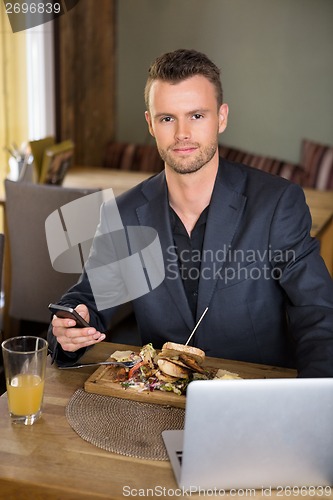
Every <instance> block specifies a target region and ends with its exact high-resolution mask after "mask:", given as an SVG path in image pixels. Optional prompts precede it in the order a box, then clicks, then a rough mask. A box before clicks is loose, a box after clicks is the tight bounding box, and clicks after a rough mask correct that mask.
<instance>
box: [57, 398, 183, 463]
mask: <svg viewBox="0 0 333 500" xmlns="http://www.w3.org/2000/svg"><path fill="white" fill-rule="evenodd" d="M184 416H185V410H183V409H182V408H174V407H171V406H162V405H154V404H150V403H140V402H138V401H131V400H128V399H121V398H115V397H112V396H102V395H100V394H93V393H88V392H86V391H84V390H83V389H78V390H77V391H76V392H75V393H74V394H73V396H72V398H71V399H70V401H69V403H68V405H67V407H66V417H67V420H68V422H69V424H70V426H71V427H72V428H73V429H74V431H75V432H76V433H77V434H78V435H79V436H80V437H81V438H82V439H84V440H85V441H88V442H89V443H91V444H94V445H95V446H97V447H99V448H102V449H103V450H107V451H112V452H114V453H119V454H120V455H126V456H129V457H136V458H144V459H148V460H167V459H168V455H167V452H166V449H165V446H164V443H163V439H162V436H161V432H162V431H164V430H166V429H183V427H184Z"/></svg>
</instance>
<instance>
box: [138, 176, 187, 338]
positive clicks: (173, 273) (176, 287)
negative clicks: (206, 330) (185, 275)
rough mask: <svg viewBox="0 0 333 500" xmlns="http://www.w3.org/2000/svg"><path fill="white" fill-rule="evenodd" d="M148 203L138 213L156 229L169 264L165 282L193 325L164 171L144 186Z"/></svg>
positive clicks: (146, 224) (165, 259)
mask: <svg viewBox="0 0 333 500" xmlns="http://www.w3.org/2000/svg"><path fill="white" fill-rule="evenodd" d="M142 191H143V194H144V196H145V197H146V198H147V200H148V201H147V203H145V204H144V205H141V206H140V207H138V208H137V216H138V219H139V223H140V224H141V225H142V226H149V227H153V228H154V229H156V231H157V233H158V236H159V239H160V243H161V248H162V253H163V259H164V265H165V279H164V282H163V284H165V286H166V288H167V290H168V292H169V293H170V295H171V297H172V299H173V301H174V303H175V305H176V307H177V308H178V310H179V312H180V314H181V315H182V316H183V318H184V321H185V322H186V324H187V326H188V328H189V329H192V328H193V327H194V320H193V316H192V313H191V310H190V307H189V305H188V302H187V298H186V294H185V291H184V286H183V283H182V281H181V278H180V276H179V268H178V258H177V254H176V252H175V248H174V241H173V236H172V231H171V224H170V217H169V202H168V195H167V187H166V181H165V175H164V172H161V174H159V175H157V176H155V177H153V178H151V179H150V180H149V182H147V183H145V184H144V185H143V188H142Z"/></svg>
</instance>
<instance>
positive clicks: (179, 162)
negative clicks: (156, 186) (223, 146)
mask: <svg viewBox="0 0 333 500" xmlns="http://www.w3.org/2000/svg"><path fill="white" fill-rule="evenodd" d="M192 146H195V147H199V145H198V144H192ZM173 147H174V146H170V147H169V148H168V149H162V148H159V147H158V151H159V154H160V156H161V158H162V160H163V161H164V162H165V163H166V165H168V166H169V167H170V168H172V170H173V171H174V172H176V173H177V174H192V173H194V172H197V171H198V170H200V169H201V168H202V167H204V166H205V165H206V164H207V163H209V162H210V161H211V159H212V158H213V157H214V155H215V153H216V150H217V147H218V143H217V141H214V142H212V143H211V144H209V145H208V146H206V147H204V148H200V149H198V150H197V153H196V154H195V157H194V158H193V159H190V158H186V157H184V158H175V157H174V156H173V153H172V149H173Z"/></svg>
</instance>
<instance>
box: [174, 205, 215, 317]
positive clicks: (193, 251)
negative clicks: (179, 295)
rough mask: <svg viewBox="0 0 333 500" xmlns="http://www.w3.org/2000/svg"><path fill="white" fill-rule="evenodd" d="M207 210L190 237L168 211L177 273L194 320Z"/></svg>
mask: <svg viewBox="0 0 333 500" xmlns="http://www.w3.org/2000/svg"><path fill="white" fill-rule="evenodd" d="M208 210H209V206H207V207H206V208H205V209H204V210H203V212H202V213H201V215H200V217H199V219H198V220H197V222H196V224H195V226H194V228H193V230H192V232H191V236H189V234H188V232H187V231H186V228H185V226H184V224H183V223H182V221H181V219H180V218H179V217H178V215H177V214H176V212H175V211H174V210H173V209H172V208H171V207H170V211H169V213H170V222H171V230H172V234H173V241H174V244H175V247H176V250H177V255H178V265H179V272H180V276H181V278H182V281H183V285H184V290H185V294H186V297H187V301H188V303H189V306H190V308H191V311H192V314H193V318H194V319H195V317H196V313H197V302H198V288H199V279H200V268H201V254H202V246H203V242H204V236H205V230H206V222H207V216H208Z"/></svg>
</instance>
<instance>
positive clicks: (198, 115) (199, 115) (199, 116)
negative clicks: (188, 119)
mask: <svg viewBox="0 0 333 500" xmlns="http://www.w3.org/2000/svg"><path fill="white" fill-rule="evenodd" d="M192 118H193V119H194V120H200V118H203V115H201V114H200V113H195V115H193V116H192Z"/></svg>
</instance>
